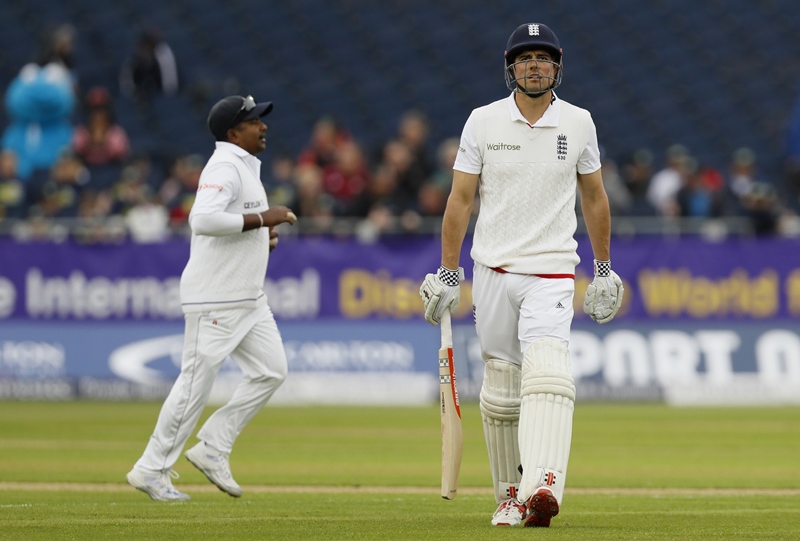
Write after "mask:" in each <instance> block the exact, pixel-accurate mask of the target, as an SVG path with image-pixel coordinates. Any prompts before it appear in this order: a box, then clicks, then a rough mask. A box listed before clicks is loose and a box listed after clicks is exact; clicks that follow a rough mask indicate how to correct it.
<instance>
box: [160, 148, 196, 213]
mask: <svg viewBox="0 0 800 541" xmlns="http://www.w3.org/2000/svg"><path fill="white" fill-rule="evenodd" d="M203 166H204V160H203V157H202V156H200V155H199V154H192V155H189V156H181V157H179V158H178V159H176V160H175V161H174V162H173V164H172V168H171V171H170V176H169V177H168V178H167V179H166V180H165V181H164V183H163V185H162V186H161V189H160V190H159V194H158V195H159V198H160V200H161V201H162V202H163V203H164V205H166V207H167V209H169V218H170V224H171V225H172V227H181V226H184V225H186V223H187V220H188V219H189V212H191V210H192V205H193V204H194V198H195V196H196V195H197V186H198V184H199V182H200V173H201V172H202V171H203Z"/></svg>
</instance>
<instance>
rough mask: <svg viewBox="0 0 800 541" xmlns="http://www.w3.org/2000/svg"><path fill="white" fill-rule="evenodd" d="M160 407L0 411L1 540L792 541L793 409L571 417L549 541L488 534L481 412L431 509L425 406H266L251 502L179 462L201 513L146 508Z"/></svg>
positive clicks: (246, 462)
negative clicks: (143, 463) (446, 489)
mask: <svg viewBox="0 0 800 541" xmlns="http://www.w3.org/2000/svg"><path fill="white" fill-rule="evenodd" d="M159 408H160V403H99V402H69V403H31V402H2V403H0V539H3V540H5V539H15V540H16V539H19V540H39V539H48V540H61V539H76V540H95V539H131V540H133V539H137V540H138V539H164V540H171V539H190V540H198V539H234V540H237V541H239V540H249V539H270V540H272V539H276V540H277V539H293V540H296V539H307V540H317V539H321V540H325V539H364V540H384V539H386V540H390V539H396V540H415V539H420V540H433V539H436V540H440V539H441V540H451V539H453V540H455V539H469V540H471V541H477V540H482V539H523V538H524V539H531V538H537V539H569V540H575V541H580V540H612V539H613V540H616V539H620V540H632V539H637V540H649V539H659V540H661V539H665V540H666V539H676V540H677V539H680V540H694V539H696V540H707V539H725V540H733V539H737V540H738V539H753V540H772V539H786V540H790V539H800V409H798V408H731V409H712V408H707V409H706V408H702V409H693V408H686V409H674V408H668V407H666V406H663V405H652V404H648V405H641V404H615V405H610V404H580V403H579V404H578V407H577V409H576V413H575V430H574V437H573V444H572V456H571V460H570V472H569V480H568V482H567V492H566V496H565V501H564V503H563V506H562V511H561V513H560V514H559V516H558V517H556V518H555V519H554V520H553V525H552V527H551V528H550V529H548V530H541V529H525V528H513V529H512V528H506V529H503V528H492V527H491V526H490V525H489V520H490V517H491V513H492V512H493V510H494V507H495V504H494V498H493V496H492V493H491V489H490V486H491V477H490V475H489V472H488V459H487V457H486V450H485V447H484V442H483V433H482V428H481V422H480V414H479V411H478V408H477V405H475V404H468V405H465V407H464V408H463V416H464V434H465V449H464V460H463V464H462V471H461V492H460V494H459V496H458V498H456V499H455V500H454V501H445V500H442V499H441V498H440V497H439V468H440V463H439V460H440V442H439V417H438V411H437V408H436V406H433V405H432V406H430V407H427V408H374V407H359V408H354V407H307V408H289V407H267V408H266V409H265V410H264V411H263V412H261V413H260V414H259V415H258V416H257V417H256V418H255V420H254V421H253V422H252V423H251V424H250V426H248V427H247V429H246V430H245V432H244V433H243V434H242V436H241V437H240V439H239V442H238V443H237V447H236V448H235V450H234V453H233V455H232V456H231V466H232V468H233V471H234V474H235V475H236V478H237V481H239V483H240V484H241V485H242V487H243V489H244V490H245V494H244V496H243V497H242V498H240V499H234V498H231V497H229V496H227V495H226V494H223V493H222V492H220V491H218V490H217V489H216V488H215V487H213V486H212V485H210V484H209V483H208V482H207V481H206V480H205V477H203V476H202V474H200V473H199V472H197V471H196V470H195V469H194V468H193V467H192V466H191V465H190V464H189V463H188V462H186V461H185V460H184V459H181V460H180V461H179V462H178V464H177V465H176V470H177V471H178V472H179V473H180V474H181V478H180V479H178V480H177V481H176V482H175V484H176V486H177V487H178V488H179V489H181V490H183V491H185V492H187V493H189V494H190V495H191V496H192V500H191V501H190V502H184V503H163V502H154V501H151V500H150V499H149V498H148V497H147V496H146V495H144V494H142V493H140V492H138V491H135V490H134V489H132V488H131V487H129V486H127V485H126V484H125V483H124V477H125V473H126V472H127V471H128V470H129V469H130V467H131V465H132V464H133V462H134V461H135V460H136V459H137V458H138V456H139V454H140V453H141V451H142V450H143V448H144V445H145V443H146V441H147V438H148V437H149V435H150V431H151V430H152V428H153V424H154V423H155V419H156V416H157V414H158V410H159ZM210 411H211V410H209V411H208V412H207V413H210ZM192 441H193V440H192Z"/></svg>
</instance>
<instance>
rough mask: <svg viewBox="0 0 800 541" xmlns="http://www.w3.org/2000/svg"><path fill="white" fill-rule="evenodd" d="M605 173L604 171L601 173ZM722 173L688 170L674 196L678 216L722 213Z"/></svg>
mask: <svg viewBox="0 0 800 541" xmlns="http://www.w3.org/2000/svg"><path fill="white" fill-rule="evenodd" d="M603 174H604V175H605V171H604V173H603ZM723 187H724V183H723V181H722V175H721V174H720V173H719V172H718V171H717V170H715V169H712V168H703V169H699V170H696V171H691V172H689V173H688V174H687V175H686V176H685V177H684V185H683V186H682V187H681V189H680V190H678V193H677V194H676V196H675V200H676V203H677V205H678V209H679V214H680V216H683V217H687V218H718V217H720V216H722V215H723V214H724V209H725V194H724V191H723Z"/></svg>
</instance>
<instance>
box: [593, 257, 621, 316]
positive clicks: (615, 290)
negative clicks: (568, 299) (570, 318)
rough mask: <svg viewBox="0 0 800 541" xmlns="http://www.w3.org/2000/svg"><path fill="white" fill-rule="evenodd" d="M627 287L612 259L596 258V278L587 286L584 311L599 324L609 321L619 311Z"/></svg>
mask: <svg viewBox="0 0 800 541" xmlns="http://www.w3.org/2000/svg"><path fill="white" fill-rule="evenodd" d="M624 293H625V288H624V287H622V280H620V277H619V276H617V273H615V272H614V271H612V270H611V261H598V260H596V259H595V260H594V280H592V283H591V284H589V287H587V288H586V296H585V297H584V299H583V311H584V312H585V313H587V314H589V317H591V318H592V319H593V320H595V321H596V322H598V323H599V324H601V325H602V324H603V323H608V322H609V321H611V320H612V319H614V316H616V315H617V312H619V307H620V306H622V296H623V294H624Z"/></svg>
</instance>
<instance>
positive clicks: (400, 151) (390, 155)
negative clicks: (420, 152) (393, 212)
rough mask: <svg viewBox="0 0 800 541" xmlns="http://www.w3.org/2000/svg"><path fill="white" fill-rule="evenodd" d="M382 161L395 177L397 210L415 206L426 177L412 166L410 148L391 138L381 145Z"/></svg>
mask: <svg viewBox="0 0 800 541" xmlns="http://www.w3.org/2000/svg"><path fill="white" fill-rule="evenodd" d="M382 163H384V164H386V165H388V166H389V167H390V168H391V169H392V170H394V172H395V175H396V177H397V187H396V188H395V193H394V197H395V203H396V206H397V210H398V212H403V211H405V210H407V209H413V208H415V207H416V204H417V196H418V194H419V189H420V187H421V186H422V184H423V183H424V182H425V181H426V180H427V178H428V177H427V175H426V174H425V173H424V172H423V170H422V169H421V168H418V167H415V166H414V154H413V152H412V150H411V149H410V148H409V147H408V145H406V144H405V143H403V142H402V141H400V140H399V139H393V140H391V141H389V142H388V143H386V145H385V146H384V147H383V161H382Z"/></svg>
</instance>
